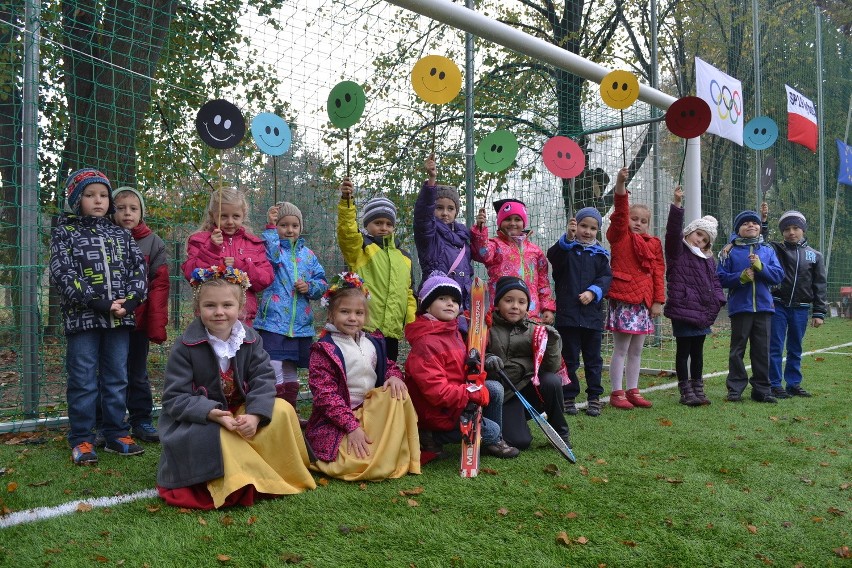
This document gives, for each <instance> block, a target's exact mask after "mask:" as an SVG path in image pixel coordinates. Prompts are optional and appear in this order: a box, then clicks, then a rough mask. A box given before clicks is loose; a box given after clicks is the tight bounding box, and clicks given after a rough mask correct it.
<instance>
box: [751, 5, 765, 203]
mask: <svg viewBox="0 0 852 568" xmlns="http://www.w3.org/2000/svg"><path fill="white" fill-rule="evenodd" d="M759 9H760V8H759V6H758V0H751V25H752V28H753V32H752V36H753V37H754V54H753V56H754V116H762V115H763V113H762V109H761V105H760V101H761V98H762V93H763V89H762V88H761V84H760V21H759V18H758V17H757V15H758V11H759ZM755 160H756V163H755V167H754V194H755V208H754V210H755V211H760V203H761V202H762V201H763V194H762V193H761V190H760V174H761V169H762V166H763V152H762V151H761V150H757V155H756V156H755Z"/></svg>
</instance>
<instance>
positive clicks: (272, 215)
mask: <svg viewBox="0 0 852 568" xmlns="http://www.w3.org/2000/svg"><path fill="white" fill-rule="evenodd" d="M266 224H267V225H276V224H278V206H277V205H273V206H272V207H270V208H269V209H267V210H266Z"/></svg>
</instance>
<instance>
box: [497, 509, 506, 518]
mask: <svg viewBox="0 0 852 568" xmlns="http://www.w3.org/2000/svg"><path fill="white" fill-rule="evenodd" d="M497 514H498V515H500V516H501V517H505V516H506V515H508V514H509V509H507V508H506V507H500V508H499V509H497Z"/></svg>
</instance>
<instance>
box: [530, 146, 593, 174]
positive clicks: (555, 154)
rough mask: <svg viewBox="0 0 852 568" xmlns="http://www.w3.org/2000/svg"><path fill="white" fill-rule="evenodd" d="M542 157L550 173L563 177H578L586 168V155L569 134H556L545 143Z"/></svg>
mask: <svg viewBox="0 0 852 568" xmlns="http://www.w3.org/2000/svg"><path fill="white" fill-rule="evenodd" d="M541 159H542V161H543V162H544V165H545V166H546V167H547V169H548V170H550V173H552V174H553V175H555V176H556V177H559V178H562V179H571V178H574V177H577V176H578V175H579V174H580V173H581V172H582V171H583V170H584V169H586V155H585V154H583V150H582V149H581V148H580V145H579V144H577V143H576V142H574V141H573V140H571V139H570V138H568V137H567V136H554V137H553V138H551V139H550V140H548V141H547V142H545V143H544V147H543V148H542V149H541Z"/></svg>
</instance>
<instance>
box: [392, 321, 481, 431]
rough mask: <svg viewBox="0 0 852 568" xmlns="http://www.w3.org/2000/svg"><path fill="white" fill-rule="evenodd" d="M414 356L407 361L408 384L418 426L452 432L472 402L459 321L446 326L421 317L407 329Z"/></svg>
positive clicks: (446, 323) (406, 334) (440, 322)
mask: <svg viewBox="0 0 852 568" xmlns="http://www.w3.org/2000/svg"><path fill="white" fill-rule="evenodd" d="M405 338H406V339H407V340H408V343H410V344H411V352H410V353H409V354H408V359H406V360H405V384H406V385H408V394H409V396H411V402H412V404H414V409H415V410H416V411H417V423H418V426H419V427H420V428H422V429H426V430H438V431H442V432H449V431H451V430H456V429H458V427H459V416H461V413H462V411H463V410H464V408H465V407H466V406H467V403H468V402H469V401H470V393H469V392H468V390H467V376H466V374H465V367H464V361H465V357H466V355H467V348H466V347H465V344H464V341H462V337H461V334H460V333H459V328H458V320H453V321H449V322H443V321H438V320H434V319H431V318H428V317H426V316H417V319H416V320H414V322H413V323H410V324H408V326H407V327H406V328H405Z"/></svg>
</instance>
